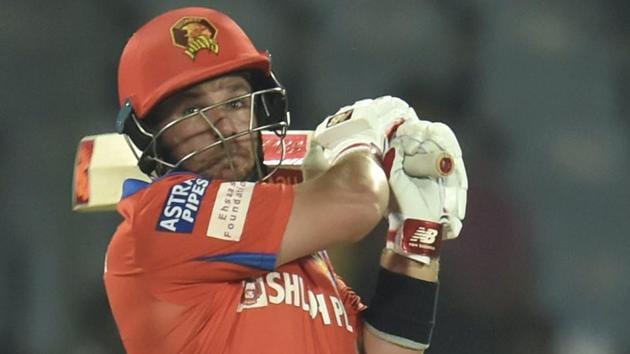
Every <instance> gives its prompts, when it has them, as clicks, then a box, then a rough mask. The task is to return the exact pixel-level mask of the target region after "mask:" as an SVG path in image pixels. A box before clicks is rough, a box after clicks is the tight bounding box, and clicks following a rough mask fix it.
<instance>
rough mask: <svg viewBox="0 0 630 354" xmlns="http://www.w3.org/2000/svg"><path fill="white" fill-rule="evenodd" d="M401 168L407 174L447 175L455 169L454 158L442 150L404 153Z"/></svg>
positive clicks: (422, 175)
mask: <svg viewBox="0 0 630 354" xmlns="http://www.w3.org/2000/svg"><path fill="white" fill-rule="evenodd" d="M403 168H404V170H405V173H406V174H408V175H409V176H414V177H448V176H450V175H451V173H453V170H454V169H455V160H454V159H453V156H451V154H449V153H447V152H444V151H433V152H427V153H420V154H415V155H406V156H405V158H404V160H403Z"/></svg>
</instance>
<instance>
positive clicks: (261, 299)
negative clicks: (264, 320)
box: [236, 278, 269, 312]
mask: <svg viewBox="0 0 630 354" xmlns="http://www.w3.org/2000/svg"><path fill="white" fill-rule="evenodd" d="M267 305H269V303H268V301H267V292H266V291H265V284H264V283H263V279H262V278H257V279H246V280H243V294H242V295H241V302H240V304H239V305H238V308H237V309H236V312H241V311H243V310H244V309H251V308H257V307H264V306H267Z"/></svg>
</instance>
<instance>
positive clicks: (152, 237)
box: [131, 174, 293, 284]
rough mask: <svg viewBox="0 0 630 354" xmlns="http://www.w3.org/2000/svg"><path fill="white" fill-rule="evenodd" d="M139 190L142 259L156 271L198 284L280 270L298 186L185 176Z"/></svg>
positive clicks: (134, 226)
mask: <svg viewBox="0 0 630 354" xmlns="http://www.w3.org/2000/svg"><path fill="white" fill-rule="evenodd" d="M138 194H139V195H137V196H136V195H134V196H132V197H135V198H136V203H134V204H136V208H134V209H135V210H134V213H133V217H132V220H131V233H132V234H133V237H134V238H135V243H136V246H135V252H136V254H135V258H136V261H137V262H138V265H139V266H140V267H141V268H143V269H144V270H145V271H147V272H151V273H152V274H153V275H154V276H156V277H158V278H160V279H163V280H170V281H171V282H173V281H175V282H176V283H179V284H190V283H196V282H215V281H229V280H238V279H243V278H248V277H254V276H258V275H260V274H262V273H264V272H268V271H271V270H273V269H274V268H275V263H276V256H277V253H278V251H279V249H280V244H281V241H282V237H283V235H284V230H285V228H286V224H287V222H288V219H289V216H290V212H291V207H292V204H293V187H292V186H289V185H282V184H263V183H250V182H223V181H213V182H210V181H208V180H206V179H204V178H201V177H199V176H196V175H191V174H177V175H173V176H169V177H166V178H164V179H161V180H159V181H157V182H154V183H153V184H151V185H150V186H149V187H147V188H146V189H145V190H143V191H142V192H141V193H138Z"/></svg>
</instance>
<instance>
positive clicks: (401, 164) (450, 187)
mask: <svg viewBox="0 0 630 354" xmlns="http://www.w3.org/2000/svg"><path fill="white" fill-rule="evenodd" d="M436 152H444V153H446V154H448V155H450V156H451V157H452V159H451V160H450V161H452V163H453V166H447V167H450V168H452V171H449V172H450V174H447V175H446V176H439V177H438V176H435V175H432V176H429V175H426V176H420V175H416V176H411V175H409V174H408V173H407V172H405V171H406V170H407V171H409V170H412V169H413V168H411V167H413V166H409V161H414V157H415V156H417V155H418V154H432V153H436ZM406 161H407V162H406ZM383 164H384V168H385V171H386V173H388V176H389V184H390V188H391V191H392V194H393V196H394V198H395V199H396V201H397V204H398V206H399V208H400V211H399V212H395V213H394V212H392V213H390V215H389V222H390V227H389V228H390V230H389V233H388V238H387V245H386V247H387V248H389V249H391V250H393V251H394V252H396V253H398V254H401V255H403V256H406V257H408V258H411V259H414V260H416V261H418V262H422V263H425V264H430V262H431V259H433V258H437V257H438V254H439V248H440V243H441V241H442V240H443V239H453V238H456V237H457V236H458V235H459V232H460V230H461V228H462V223H461V221H462V220H463V218H464V216H465V212H466V193H467V189H468V180H467V177H466V169H465V167H464V162H463V159H462V152H461V148H460V146H459V143H458V142H457V138H456V137H455V134H454V133H453V131H452V130H451V129H450V128H449V127H448V126H447V125H445V124H443V123H431V122H428V121H409V122H406V123H404V124H402V125H401V126H400V127H398V129H397V130H396V133H395V137H394V138H393V139H392V140H391V141H390V149H389V150H388V151H387V153H386V154H385V157H384V162H383ZM414 170H417V169H414Z"/></svg>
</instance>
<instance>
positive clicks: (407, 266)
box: [363, 249, 439, 354]
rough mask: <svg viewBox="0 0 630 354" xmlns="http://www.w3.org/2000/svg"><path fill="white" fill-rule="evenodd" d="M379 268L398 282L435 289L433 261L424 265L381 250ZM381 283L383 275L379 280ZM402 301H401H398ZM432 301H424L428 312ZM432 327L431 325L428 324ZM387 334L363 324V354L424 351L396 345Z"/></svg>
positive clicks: (436, 269)
mask: <svg viewBox="0 0 630 354" xmlns="http://www.w3.org/2000/svg"><path fill="white" fill-rule="evenodd" d="M381 267H382V268H383V269H385V270H387V271H389V272H391V273H394V274H396V275H399V276H400V277H401V278H399V279H398V281H401V280H402V282H404V281H405V280H406V279H405V278H403V277H406V278H409V279H408V281H409V282H415V281H420V282H421V284H424V285H429V286H431V284H434V285H435V287H437V281H438V272H439V261H438V260H434V261H433V262H431V264H430V265H425V264H422V263H419V262H416V261H414V260H411V259H409V258H407V257H404V256H401V255H398V254H396V253H394V252H392V251H390V250H387V249H386V250H383V254H382V255H381ZM379 281H380V282H383V275H382V274H381V277H380V279H379ZM397 295H400V294H394V293H393V290H392V292H391V293H390V296H392V297H395V296H397ZM400 300H403V299H400ZM413 301H414V302H415V303H417V302H418V301H422V299H413ZM434 306H435V301H434V299H428V300H425V304H424V307H425V308H426V309H428V310H430V311H432V310H433V309H434ZM408 309H409V310H412V309H413V306H409V307H408ZM430 325H431V326H432V323H431V324H430ZM385 338H388V334H386V333H384V332H382V331H379V330H378V329H376V328H374V327H373V326H371V325H370V324H369V323H364V326H363V348H364V351H365V354H377V353H382V354H418V353H424V349H410V348H407V347H404V346H401V345H400V344H397V343H398V341H397V340H391V339H390V340H387V339H385Z"/></svg>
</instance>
